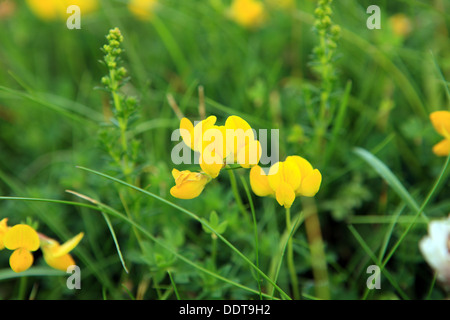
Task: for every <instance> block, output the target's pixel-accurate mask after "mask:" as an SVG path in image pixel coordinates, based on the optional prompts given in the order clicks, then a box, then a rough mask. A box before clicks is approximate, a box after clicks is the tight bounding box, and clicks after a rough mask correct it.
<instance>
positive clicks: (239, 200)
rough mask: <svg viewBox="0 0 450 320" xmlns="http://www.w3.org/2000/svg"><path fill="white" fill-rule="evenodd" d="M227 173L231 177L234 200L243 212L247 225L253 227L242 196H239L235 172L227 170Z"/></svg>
mask: <svg viewBox="0 0 450 320" xmlns="http://www.w3.org/2000/svg"><path fill="white" fill-rule="evenodd" d="M227 171H228V174H229V175H230V183H231V188H232V190H233V194H234V198H235V200H236V203H237V205H238V207H239V210H240V211H241V213H242V215H243V216H244V219H245V220H246V221H247V225H251V221H250V218H249V216H248V214H247V210H246V209H245V206H244V203H243V202H242V199H241V196H240V195H239V190H238V187H237V182H236V176H235V175H234V172H233V170H227Z"/></svg>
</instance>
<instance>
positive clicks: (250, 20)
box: [229, 0, 266, 28]
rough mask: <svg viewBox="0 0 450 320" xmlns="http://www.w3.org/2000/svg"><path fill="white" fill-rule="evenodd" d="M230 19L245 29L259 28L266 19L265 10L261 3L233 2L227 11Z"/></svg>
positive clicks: (248, 1)
mask: <svg viewBox="0 0 450 320" xmlns="http://www.w3.org/2000/svg"><path fill="white" fill-rule="evenodd" d="M229 15H230V18H231V19H233V20H234V21H236V22H237V23H238V24H240V25H241V26H243V27H245V28H255V27H258V26H260V25H261V24H262V23H263V22H264V20H265V18H266V10H265V8H264V5H263V3H262V2H261V1H257V0H234V1H233V3H232V4H231V7H230V10H229Z"/></svg>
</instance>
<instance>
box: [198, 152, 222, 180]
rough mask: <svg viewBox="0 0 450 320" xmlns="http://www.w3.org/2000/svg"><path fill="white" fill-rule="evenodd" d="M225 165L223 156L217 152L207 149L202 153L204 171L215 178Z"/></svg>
mask: <svg viewBox="0 0 450 320" xmlns="http://www.w3.org/2000/svg"><path fill="white" fill-rule="evenodd" d="M223 166H224V162H223V159H222V156H220V155H219V154H217V153H214V152H208V150H205V152H204V153H202V154H201V155H200V167H201V168H202V170H203V172H205V173H206V174H207V175H209V176H210V177H211V178H213V179H215V178H217V176H218V175H219V173H220V170H222V168H223Z"/></svg>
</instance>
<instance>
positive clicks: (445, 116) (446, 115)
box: [430, 111, 450, 156]
mask: <svg viewBox="0 0 450 320" xmlns="http://www.w3.org/2000/svg"><path fill="white" fill-rule="evenodd" d="M430 120H431V123H432V124H433V127H434V129H435V130H436V131H437V133H439V134H440V135H441V136H443V137H444V140H442V141H441V142H439V143H437V144H436V145H434V146H433V152H434V153H435V154H436V155H437V156H448V155H449V153H450V111H435V112H433V113H431V114H430Z"/></svg>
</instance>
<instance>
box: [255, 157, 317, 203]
mask: <svg viewBox="0 0 450 320" xmlns="http://www.w3.org/2000/svg"><path fill="white" fill-rule="evenodd" d="M321 183H322V175H321V173H320V171H319V170H317V169H313V167H312V166H311V164H310V163H309V162H308V161H307V160H306V159H304V158H302V157H299V156H289V157H287V158H286V160H285V161H280V162H277V163H275V164H274V165H272V166H271V167H270V169H269V173H268V175H266V174H265V173H264V172H263V170H262V168H261V167H259V166H255V167H253V168H252V169H251V170H250V185H251V188H252V190H253V192H254V193H255V194H256V195H258V196H260V197H265V196H275V198H276V200H277V202H278V203H279V204H280V205H281V206H284V207H285V208H290V207H291V206H292V203H293V202H294V200H295V197H296V196H304V197H313V196H315V195H316V193H317V192H318V191H319V188H320V184H321Z"/></svg>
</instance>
